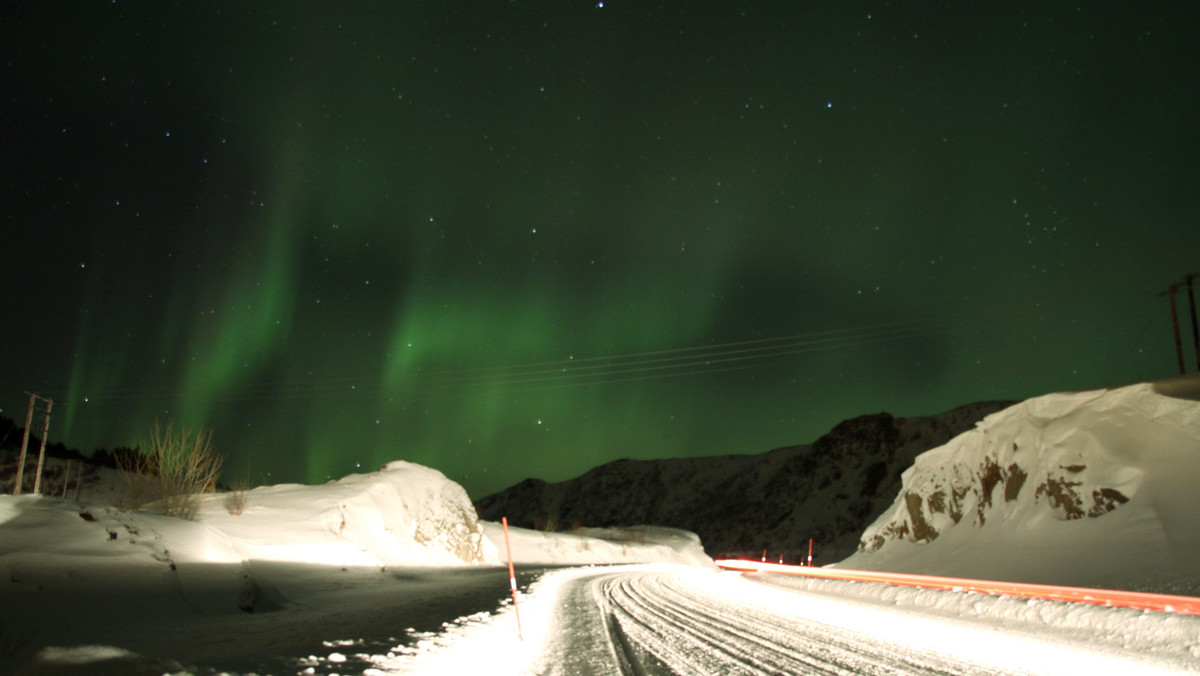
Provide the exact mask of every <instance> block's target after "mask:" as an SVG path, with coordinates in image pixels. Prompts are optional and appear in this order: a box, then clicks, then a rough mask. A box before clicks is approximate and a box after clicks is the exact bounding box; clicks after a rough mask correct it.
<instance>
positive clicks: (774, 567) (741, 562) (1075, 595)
mask: <svg viewBox="0 0 1200 676" xmlns="http://www.w3.org/2000/svg"><path fill="white" fill-rule="evenodd" d="M716 564H717V565H718V566H720V567H721V568H725V569H727V570H741V571H751V572H764V573H784V574H787V575H805V576H808V577H819V578H825V579H830V580H850V581H855V582H882V583H886V584H895V585H903V586H907V587H920V588H923V589H945V590H950V591H963V592H978V593H981V594H990V595H993V596H1016V597H1020V598H1029V599H1044V600H1049V601H1067V602H1073V603H1090V604H1093V605H1098V606H1115V607H1121V608H1134V609H1137V610H1155V611H1160V612H1167V613H1182V614H1186V615H1200V598H1197V597H1194V596H1176V595H1171V594H1149V593H1143V592H1131V591H1118V590H1114V589H1089V588H1085V587H1061V586H1057V585H1046V584H1028V583H1021V582H1002V581H996V580H971V579H966V578H957V577H939V576H934V575H915V574H912V573H888V572H882V571H874V570H849V569H845V568H810V567H808V566H791V565H786V564H780V563H765V562H762V561H750V560H745V559H719V560H717V561H716Z"/></svg>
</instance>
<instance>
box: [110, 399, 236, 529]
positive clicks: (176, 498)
mask: <svg viewBox="0 0 1200 676" xmlns="http://www.w3.org/2000/svg"><path fill="white" fill-rule="evenodd" d="M114 460H115V461H116V465H117V469H119V470H120V471H121V476H122V477H123V479H124V481H125V484H126V491H125V499H126V500H127V501H128V504H126V505H124V506H126V507H130V508H137V507H139V506H141V505H142V504H143V503H144V501H145V500H147V499H155V498H156V502H154V503H153V505H152V507H153V508H155V509H157V510H158V511H161V512H162V513H163V514H165V515H167V516H177V517H180V518H183V519H192V518H195V516H196V511H197V510H198V509H199V507H200V496H201V494H203V493H211V492H213V490H214V489H215V488H216V485H217V477H218V476H219V475H220V473H221V465H222V464H223V463H224V458H223V457H221V456H220V455H218V454H217V452H216V451H215V450H214V449H213V445H212V431H210V430H193V429H189V428H186V427H182V428H176V427H175V426H174V425H173V424H172V423H167V424H166V425H165V426H164V425H161V424H159V423H158V422H157V421H156V422H155V423H154V426H153V427H151V428H150V440H149V442H148V443H147V444H146V451H145V452H142V451H141V450H132V451H128V452H124V453H121V454H119V455H118V454H114Z"/></svg>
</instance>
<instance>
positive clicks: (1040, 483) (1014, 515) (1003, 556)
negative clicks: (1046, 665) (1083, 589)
mask: <svg viewBox="0 0 1200 676" xmlns="http://www.w3.org/2000/svg"><path fill="white" fill-rule="evenodd" d="M1198 392H1200V376H1189V377H1182V378H1175V379H1172V380H1170V381H1164V382H1161V383H1156V384H1155V383H1145V384H1139V385H1132V386H1128V387H1122V388H1117V389H1111V390H1093V391H1087V392H1072V393H1061V394H1050V395H1046V396H1042V397H1037V398H1033V399H1029V400H1027V401H1024V402H1022V403H1020V404H1017V405H1015V406H1012V407H1010V408H1008V409H1005V410H1003V411H1000V412H998V413H995V414H993V415H990V416H988V417H987V418H985V419H984V420H983V421H981V422H980V423H979V425H978V426H977V427H976V428H975V429H974V430H971V431H969V432H967V433H964V434H962V435H960V436H958V437H956V438H954V439H953V440H951V441H950V442H949V443H947V444H945V445H944V446H941V447H939V448H937V449H934V450H931V451H929V452H927V453H924V454H922V455H921V456H920V457H918V458H917V460H916V462H915V463H914V465H913V466H912V468H910V469H909V470H907V471H906V472H905V473H904V477H903V488H902V490H901V491H900V493H899V495H898V497H897V498H896V501H895V503H894V504H893V505H892V507H891V508H890V509H888V510H887V511H886V512H885V513H884V514H883V515H882V516H880V518H879V519H877V520H876V521H875V523H873V524H872V525H871V526H870V527H869V528H868V529H867V530H866V531H865V532H864V533H863V535H862V538H861V541H860V545H859V553H858V554H856V555H854V556H853V557H851V558H849V559H847V560H846V561H844V562H843V563H842V565H844V566H845V567H848V568H855V567H859V568H872V569H884V570H903V571H911V572H928V573H940V574H947V575H963V576H972V577H977V576H993V577H1001V578H1003V579H1016V580H1023V581H1033V582H1047V583H1066V584H1077V585H1089V586H1115V587H1137V588H1152V589H1160V590H1164V591H1181V590H1182V591H1187V590H1193V591H1195V590H1200V574H1198V573H1197V568H1196V561H1197V557H1198V556H1200V510H1197V509H1196V499H1195V494H1196V489H1197V485H1198V483H1200V402H1197V401H1195V400H1194V398H1195V396H1196V394H1197V393H1198Z"/></svg>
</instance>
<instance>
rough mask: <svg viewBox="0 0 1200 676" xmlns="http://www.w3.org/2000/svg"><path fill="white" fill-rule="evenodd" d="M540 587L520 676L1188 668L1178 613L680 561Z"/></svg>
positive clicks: (1192, 646)
mask: <svg viewBox="0 0 1200 676" xmlns="http://www.w3.org/2000/svg"><path fill="white" fill-rule="evenodd" d="M541 584H542V588H541V589H540V590H539V589H537V588H536V587H535V591H534V594H533V595H532V597H533V598H534V599H536V602H535V603H532V604H530V605H531V606H533V608H531V609H537V608H540V610H534V612H540V613H541V614H542V615H543V616H544V617H541V618H536V619H533V620H532V621H531V622H529V621H527V623H528V624H532V625H534V627H535V629H534V633H535V634H536V635H535V636H534V637H532V641H533V643H534V644H535V645H536V646H537V647H536V649H534V650H533V652H532V657H530V658H529V659H528V661H526V662H525V664H526V666H525V667H524V668H523V669H521V670H520V673H536V674H622V673H623V674H716V673H720V674H1063V673H1089V674H1130V673H1138V674H1200V653H1198V652H1197V647H1196V646H1197V643H1198V642H1200V619H1198V618H1194V617H1188V616H1180V615H1169V614H1166V613H1157V612H1146V611H1135V610H1127V609H1119V608H1099V607H1094V606H1081V605H1080V604H1068V603H1058V602H1046V601H1032V602H1031V601H1026V600H1020V599H1005V598H996V597H990V596H981V595H978V594H962V593H955V592H948V591H928V590H906V591H901V590H897V589H896V588H892V587H890V586H888V585H877V584H862V583H849V582H834V581H797V580H794V579H785V576H776V575H764V574H753V575H741V574H737V573H729V572H715V571H711V570H705V569H699V568H687V567H663V566H632V567H628V566H627V567H615V568H597V569H591V570H574V571H563V572H560V573H552V574H550V575H549V576H548V577H547V579H546V580H545V581H544V583H541ZM548 595H549V598H552V601H549V602H548ZM539 596H540V597H541V598H537V597H539ZM530 639H531V637H530V636H528V635H527V640H530ZM527 647H530V648H533V646H527ZM463 648H465V646H464V645H462V644H460V645H458V646H457V649H458V650H462V649H463ZM422 673H423V672H422Z"/></svg>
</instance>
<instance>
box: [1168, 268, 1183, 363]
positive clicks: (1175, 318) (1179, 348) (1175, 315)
mask: <svg viewBox="0 0 1200 676" xmlns="http://www.w3.org/2000/svg"><path fill="white" fill-rule="evenodd" d="M1180 286H1182V284H1178V283H1177V284H1172V285H1171V286H1169V287H1167V297H1168V298H1170V299H1171V324H1172V325H1173V326H1174V328H1175V357H1176V358H1178V359H1179V375H1183V374H1185V373H1187V370H1186V369H1185V368H1184V366H1183V337H1182V336H1181V335H1180V333H1179V309H1178V308H1176V307H1175V292H1176V291H1178V290H1179V287H1180Z"/></svg>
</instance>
